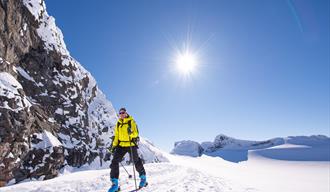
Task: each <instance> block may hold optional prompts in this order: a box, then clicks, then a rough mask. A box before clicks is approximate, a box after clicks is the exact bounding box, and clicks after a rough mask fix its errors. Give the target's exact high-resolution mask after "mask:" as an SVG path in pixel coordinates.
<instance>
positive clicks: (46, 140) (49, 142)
mask: <svg viewBox="0 0 330 192" xmlns="http://www.w3.org/2000/svg"><path fill="white" fill-rule="evenodd" d="M34 136H35V137H36V138H37V139H39V140H40V142H38V143H37V144H34V145H32V147H33V148H36V149H47V148H49V147H58V146H62V143H61V142H60V141H59V140H58V139H57V138H56V137H55V136H54V135H53V134H52V133H50V132H49V131H46V130H44V131H43V132H42V133H35V134H34Z"/></svg>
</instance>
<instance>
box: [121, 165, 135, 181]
mask: <svg viewBox="0 0 330 192" xmlns="http://www.w3.org/2000/svg"><path fill="white" fill-rule="evenodd" d="M120 165H121V166H122V167H123V168H124V170H125V171H126V173H127V175H128V178H130V179H131V178H132V175H131V174H129V173H128V171H127V170H126V168H125V166H124V165H123V164H122V162H120Z"/></svg>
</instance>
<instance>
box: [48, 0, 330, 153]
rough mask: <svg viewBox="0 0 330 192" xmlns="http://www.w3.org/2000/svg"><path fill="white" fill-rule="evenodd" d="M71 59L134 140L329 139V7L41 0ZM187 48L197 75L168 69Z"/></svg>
mask: <svg viewBox="0 0 330 192" xmlns="http://www.w3.org/2000/svg"><path fill="white" fill-rule="evenodd" d="M46 6H47V10H48V13H49V14H50V15H52V16H54V17H55V19H56V24H57V25H58V26H59V27H60V28H61V30H62V32H63V34H64V40H65V42H66V45H67V48H68V49H69V51H70V53H71V55H72V56H73V57H75V58H76V59H77V60H78V61H79V62H80V63H81V64H82V65H83V66H84V67H85V68H86V69H88V70H89V71H90V72H91V73H92V75H93V76H94V77H95V79H96V80H97V82H98V85H99V87H100V88H101V90H102V91H103V92H104V93H105V94H106V96H107V98H108V99H109V100H110V101H111V102H112V103H113V105H114V107H115V108H116V109H117V110H118V109H119V108H120V107H122V106H125V107H127V109H128V111H129V113H130V114H131V115H132V116H133V117H134V118H135V119H136V121H137V123H138V125H139V129H140V134H141V136H144V137H146V138H149V139H150V140H151V141H153V142H154V143H155V144H156V145H157V146H159V147H160V148H162V149H164V150H166V151H169V150H170V149H172V147H173V144H174V142H175V141H178V140H187V139H190V140H195V141H199V142H201V141H213V139H214V137H215V136H216V135H218V134H220V133H223V134H226V135H228V136H232V137H236V138H241V139H255V140H261V139H269V138H273V137H278V136H288V135H311V134H325V135H328V136H329V134H330V128H329V126H330V125H329V124H330V123H329V116H330V114H329V107H330V102H329V97H330V94H329V92H330V90H329V89H330V88H329V87H330V85H329V84H330V80H329V79H330V77H329V76H330V75H329V73H330V69H329V65H330V64H329V63H330V59H329V51H330V50H329V36H330V32H329V28H330V15H329V14H330V13H329V12H330V11H329V1H328V0H267V1H264V0H249V1H247V0H241V1H240V0H203V1H202V0H200V1H197V0H178V1H174V0H166V1H165V0H139V1H135V0H131V1H128V0H116V1H108V0H94V1H86V0H70V1H68V0H46ZM187 47H189V50H190V52H191V54H193V55H194V56H195V57H196V60H197V61H196V63H197V64H196V67H195V69H194V71H193V72H192V73H190V74H189V75H188V76H183V74H182V72H180V71H179V70H177V69H176V68H175V65H174V63H175V61H176V58H177V54H178V50H181V51H183V49H185V48H187Z"/></svg>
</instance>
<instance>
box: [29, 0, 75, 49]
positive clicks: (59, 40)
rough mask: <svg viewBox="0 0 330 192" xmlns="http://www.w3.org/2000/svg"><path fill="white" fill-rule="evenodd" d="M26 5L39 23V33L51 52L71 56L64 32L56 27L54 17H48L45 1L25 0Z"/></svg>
mask: <svg viewBox="0 0 330 192" xmlns="http://www.w3.org/2000/svg"><path fill="white" fill-rule="evenodd" d="M23 3H24V5H25V6H26V7H27V8H28V9H29V11H30V12H31V14H32V15H33V16H34V17H35V19H36V20H37V21H38V22H39V28H38V29H37V32H38V34H39V36H40V37H41V39H42V40H43V41H44V44H45V46H46V48H47V49H48V50H50V51H52V50H54V49H55V50H54V51H58V52H60V53H61V54H63V55H69V52H68V50H67V49H66V45H65V43H64V40H63V34H62V31H61V30H60V29H59V28H58V27H57V26H56V24H55V19H54V17H51V16H49V15H48V13H47V11H46V5H45V1H44V0H23Z"/></svg>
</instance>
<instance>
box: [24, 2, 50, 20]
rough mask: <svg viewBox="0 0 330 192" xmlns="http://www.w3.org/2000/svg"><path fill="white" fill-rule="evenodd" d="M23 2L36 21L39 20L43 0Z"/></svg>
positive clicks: (43, 5)
mask: <svg viewBox="0 0 330 192" xmlns="http://www.w3.org/2000/svg"><path fill="white" fill-rule="evenodd" d="M23 4H24V5H25V6H26V7H27V8H28V10H29V11H30V12H31V13H32V15H33V16H34V17H35V19H36V20H37V21H38V20H39V17H40V16H41V13H42V11H44V10H45V8H44V7H45V4H44V1H43V0H23Z"/></svg>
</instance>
